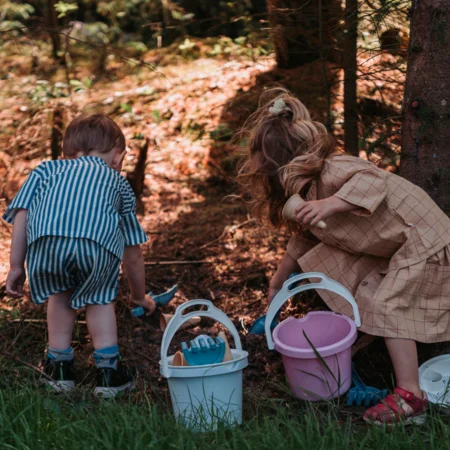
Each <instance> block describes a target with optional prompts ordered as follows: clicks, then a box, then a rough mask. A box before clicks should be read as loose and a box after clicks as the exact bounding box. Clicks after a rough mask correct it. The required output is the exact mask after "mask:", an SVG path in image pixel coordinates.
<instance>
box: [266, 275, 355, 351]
mask: <svg viewBox="0 0 450 450" xmlns="http://www.w3.org/2000/svg"><path fill="white" fill-rule="evenodd" d="M311 278H320V280H321V281H320V282H318V283H308V284H302V285H301V286H298V287H293V285H295V284H296V283H298V282H299V281H302V280H306V279H311ZM310 289H325V290H327V291H331V292H334V293H335V294H338V295H340V296H341V297H343V298H345V300H347V301H348V302H349V303H350V305H352V308H353V317H354V321H355V323H356V326H357V327H358V328H359V327H360V326H361V317H360V315H359V309H358V305H357V304H356V300H355V299H354V297H353V295H352V294H351V293H350V291H348V290H347V289H346V288H345V287H344V286H342V284H340V283H338V282H337V281H334V280H331V279H330V278H328V277H327V276H326V275H324V274H323V273H320V272H308V273H302V274H301V275H297V276H295V277H292V278H289V279H288V280H286V281H285V282H284V284H283V287H282V288H281V289H280V291H279V292H278V294H277V295H276V296H275V298H274V299H273V300H272V302H271V303H270V305H269V310H268V311H267V314H266V321H265V331H266V339H267V346H268V347H269V350H273V349H274V348H275V346H274V343H273V339H272V333H271V331H270V324H271V323H272V320H273V319H274V317H275V315H276V314H277V312H278V311H279V309H280V308H281V307H282V306H283V305H284V304H285V303H286V302H287V301H288V300H289V299H290V298H291V297H293V296H294V295H296V294H299V293H300V292H303V291H308V290H310Z"/></svg>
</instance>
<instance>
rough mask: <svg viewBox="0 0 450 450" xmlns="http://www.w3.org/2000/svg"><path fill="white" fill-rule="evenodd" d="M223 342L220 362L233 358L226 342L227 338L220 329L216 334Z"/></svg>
mask: <svg viewBox="0 0 450 450" xmlns="http://www.w3.org/2000/svg"><path fill="white" fill-rule="evenodd" d="M217 336H218V337H220V338H221V339H222V341H223V342H225V355H224V356H223V360H222V362H225V361H231V360H232V359H233V355H232V354H231V349H230V345H229V344H228V339H227V337H226V335H225V333H224V332H223V331H221V332H220V333H219V334H218V335H217Z"/></svg>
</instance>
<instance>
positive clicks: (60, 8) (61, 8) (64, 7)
mask: <svg viewBox="0 0 450 450" xmlns="http://www.w3.org/2000/svg"><path fill="white" fill-rule="evenodd" d="M55 9H56V12H57V13H58V18H60V19H61V18H63V17H66V16H67V15H69V14H70V13H72V12H74V11H77V10H78V5H77V4H76V3H66V2H62V1H59V2H58V3H55Z"/></svg>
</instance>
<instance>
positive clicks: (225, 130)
mask: <svg viewBox="0 0 450 450" xmlns="http://www.w3.org/2000/svg"><path fill="white" fill-rule="evenodd" d="M210 136H211V139H213V140H215V141H229V140H230V139H231V138H232V137H233V130H232V129H231V128H230V127H229V126H228V124H227V123H219V126H218V127H217V128H216V129H215V130H213V131H211V133H210Z"/></svg>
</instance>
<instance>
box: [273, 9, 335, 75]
mask: <svg viewBox="0 0 450 450" xmlns="http://www.w3.org/2000/svg"><path fill="white" fill-rule="evenodd" d="M266 4H267V12H268V16H269V24H270V29H271V34H272V40H273V44H274V47H275V57H276V61H277V64H278V67H280V68H293V67H298V66H301V65H303V64H306V63H308V62H311V61H314V60H316V59H319V58H321V57H327V56H329V55H330V54H331V50H332V49H333V47H334V45H335V41H336V36H337V35H338V31H337V28H338V23H339V18H340V13H341V7H340V2H339V1H338V0H321V1H317V0H266Z"/></svg>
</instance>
